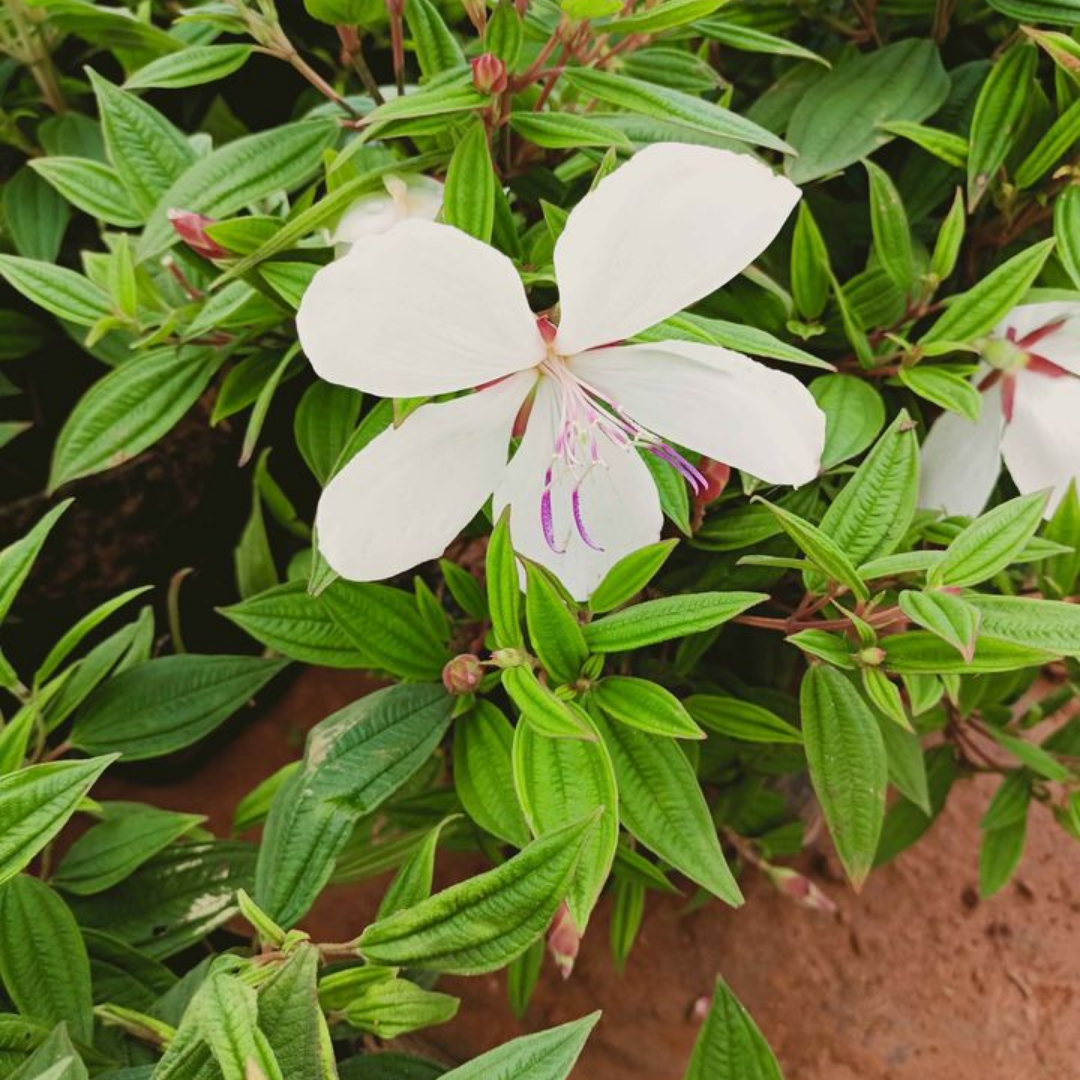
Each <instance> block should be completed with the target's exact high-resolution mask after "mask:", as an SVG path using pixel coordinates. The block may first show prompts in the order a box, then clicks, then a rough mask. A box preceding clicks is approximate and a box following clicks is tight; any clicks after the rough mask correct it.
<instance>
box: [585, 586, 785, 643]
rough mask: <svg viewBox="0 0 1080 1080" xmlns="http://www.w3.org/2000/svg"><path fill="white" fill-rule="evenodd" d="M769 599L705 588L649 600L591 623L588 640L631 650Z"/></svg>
mask: <svg viewBox="0 0 1080 1080" xmlns="http://www.w3.org/2000/svg"><path fill="white" fill-rule="evenodd" d="M767 599H768V596H767V595H766V594H765V593H751V592H727V593H721V592H705V593H693V594H690V595H686V596H666V597H664V598H663V599H661V600H646V601H645V602H644V603H641V604H636V605H635V606H634V607H631V608H626V609H625V610H624V611H617V612H616V613H615V614H614V615H608V616H606V617H605V618H603V619H597V620H596V621H595V622H591V623H589V624H588V625H587V626H586V627H585V641H586V642H587V644H588V646H589V648H590V649H591V650H592V651H593V652H599V653H612V652H629V651H631V650H633V649H640V648H643V647H644V646H646V645H655V644H656V643H657V642H660V641H670V640H671V639H672V638H680V637H686V636H687V635H688V634H698V633H701V632H702V631H704V630H711V629H712V628H713V627H715V626H720V625H721V624H722V623H725V622H727V621H728V620H730V619H733V618H735V616H736V615H741V614H742V613H743V612H744V611H746V610H747V609H748V608H752V607H754V606H755V605H756V604H760V603H761V601H762V600H767Z"/></svg>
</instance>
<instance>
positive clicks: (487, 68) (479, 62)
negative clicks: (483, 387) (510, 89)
mask: <svg viewBox="0 0 1080 1080" xmlns="http://www.w3.org/2000/svg"><path fill="white" fill-rule="evenodd" d="M472 81H473V86H475V87H476V89H477V90H479V91H480V93H481V94H501V93H502V92H503V91H504V90H505V89H506V85H507V81H508V80H507V77H506V64H504V63H503V62H502V60H500V59H499V58H498V57H497V56H496V55H495V54H494V53H484V54H483V55H482V56H476V57H474V58H473V60H472Z"/></svg>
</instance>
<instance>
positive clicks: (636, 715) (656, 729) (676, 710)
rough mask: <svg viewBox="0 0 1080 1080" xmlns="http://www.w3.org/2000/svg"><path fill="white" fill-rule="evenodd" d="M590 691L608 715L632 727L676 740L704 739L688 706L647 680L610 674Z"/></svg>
mask: <svg viewBox="0 0 1080 1080" xmlns="http://www.w3.org/2000/svg"><path fill="white" fill-rule="evenodd" d="M590 692H591V694H592V699H593V701H595V702H596V704H597V705H598V706H599V707H600V708H601V709H602V710H603V711H604V712H605V713H607V715H608V716H610V717H612V718H613V719H615V720H620V721H622V723H624V724H629V725H630V726H631V727H636V728H639V729H640V730H642V731H649V732H652V734H654V735H668V736H671V737H672V738H676V739H704V738H705V732H703V731H702V730H701V728H699V727H698V726H697V724H695V723H694V721H693V719H692V717H691V716H690V714H689V713H688V712H687V710H686V706H685V705H683V703H682V702H681V701H679V699H678V698H677V697H676V696H675V695H674V694H673V693H672V692H671V691H670V690H665V689H664V687H662V686H660V685H659V684H657V683H654V682H650V681H649V680H648V679H638V678H635V677H633V676H631V675H609V676H608V677H607V678H605V679H601V680H600V681H599V682H598V683H595V684H594V685H593V687H592V690H591V691H590Z"/></svg>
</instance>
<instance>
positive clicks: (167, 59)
mask: <svg viewBox="0 0 1080 1080" xmlns="http://www.w3.org/2000/svg"><path fill="white" fill-rule="evenodd" d="M252 51H253V47H252V46H251V45H189V46H188V47H187V48H186V49H183V50H182V51H181V52H178V53H170V54H169V55H167V56H160V57H158V59H157V60H151V61H150V63H149V64H144V65H143V66H142V67H141V68H139V70H138V71H136V72H135V74H134V75H132V76H130V77H129V78H128V80H127V82H125V83H124V89H125V90H149V89H157V90H182V89H183V88H184V87H187V86H202V85H203V84H205V83H212V82H218V81H219V80H221V79H224V78H227V77H228V76H229V75H232V74H233V72H235V71H239V70H240V68H242V67H243V66H244V64H246V63H247V61H248V57H250V56H251V53H252Z"/></svg>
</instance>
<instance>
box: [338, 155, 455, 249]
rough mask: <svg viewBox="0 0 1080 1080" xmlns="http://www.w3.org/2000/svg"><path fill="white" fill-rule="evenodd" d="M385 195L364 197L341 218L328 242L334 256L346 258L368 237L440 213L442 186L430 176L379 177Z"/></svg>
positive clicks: (376, 192) (430, 217) (378, 193)
mask: <svg viewBox="0 0 1080 1080" xmlns="http://www.w3.org/2000/svg"><path fill="white" fill-rule="evenodd" d="M383 187H385V188H386V190H385V191H375V192H372V193H371V194H370V195H364V196H362V197H361V198H359V199H357V200H356V202H354V203H353V204H352V206H350V207H349V209H348V210H346V211H345V213H344V214H342V215H341V220H340V221H339V222H338V223H337V227H336V228H335V229H334V232H333V235H332V236H331V238H330V239H331V241H332V242H333V244H334V246H335V251H336V254H337V255H338V256H339V257H340V256H342V255H346V254H348V252H349V251H350V250H351V248H352V246H353V244H355V243H357V242H359V241H360V240H364V239H366V238H367V237H369V236H379V235H381V234H382V233H384V232H386V231H387V230H388V229H392V228H393V227H394V226H395V225H399V224H401V222H403V221H408V220H410V219H411V218H419V219H420V220H421V221H434V220H435V219H436V218H437V217H438V216H439V211H440V210H441V209H442V201H443V186H442V184H440V183H439V181H438V180H433V179H432V178H431V177H430V176H420V175H416V174H414V175H410V176H398V175H396V174H395V173H389V174H387V175H386V176H384V177H383Z"/></svg>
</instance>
